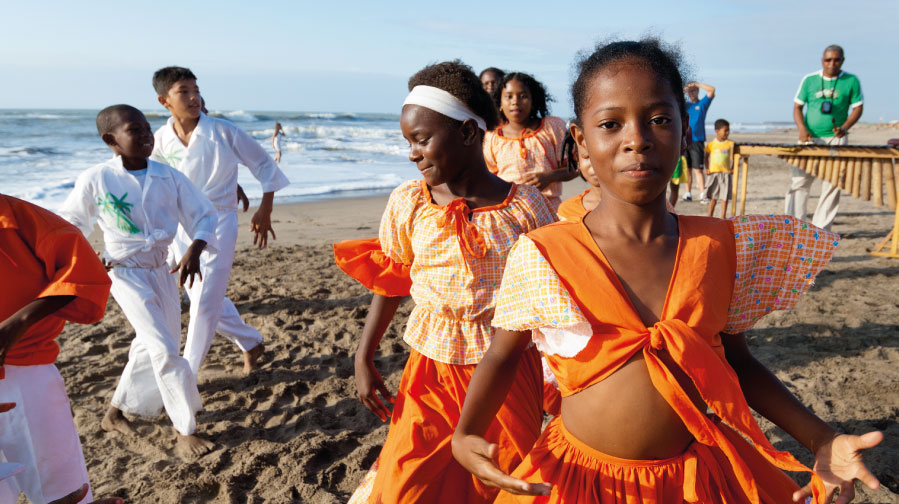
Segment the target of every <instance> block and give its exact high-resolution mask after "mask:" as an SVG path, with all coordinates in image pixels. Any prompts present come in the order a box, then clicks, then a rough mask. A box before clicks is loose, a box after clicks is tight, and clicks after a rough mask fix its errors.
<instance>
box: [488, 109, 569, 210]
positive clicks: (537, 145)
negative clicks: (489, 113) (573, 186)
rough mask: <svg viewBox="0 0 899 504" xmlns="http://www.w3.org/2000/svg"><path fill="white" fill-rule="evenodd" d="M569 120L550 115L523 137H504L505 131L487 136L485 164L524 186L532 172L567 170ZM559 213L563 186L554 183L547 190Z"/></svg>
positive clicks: (500, 129) (550, 202)
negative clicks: (565, 154) (564, 159)
mask: <svg viewBox="0 0 899 504" xmlns="http://www.w3.org/2000/svg"><path fill="white" fill-rule="evenodd" d="M565 130H566V128H565V121H563V120H562V119H560V118H558V117H554V116H549V117H544V118H543V119H541V120H540V125H539V126H537V128H536V129H535V130H534V131H529V132H526V133H525V134H524V135H522V136H520V137H507V136H503V133H502V128H498V129H496V130H495V131H488V132H487V133H486V134H485V135H484V161H486V162H487V168H489V169H490V171H492V172H493V173H495V174H497V175H498V176H499V177H500V178H501V179H503V180H507V181H509V182H514V183H516V184H520V183H522V181H523V180H524V177H525V176H526V175H530V174H531V173H539V172H548V171H553V170H564V169H565V167H564V166H562V165H561V162H562V142H563V141H564V140H565ZM543 195H544V196H546V199H548V200H549V204H550V208H551V209H552V211H553V212H554V213H555V212H556V210H557V209H558V208H559V204H560V203H561V202H562V198H561V196H562V183H561V182H553V183H552V184H549V186H547V187H546V188H545V189H543Z"/></svg>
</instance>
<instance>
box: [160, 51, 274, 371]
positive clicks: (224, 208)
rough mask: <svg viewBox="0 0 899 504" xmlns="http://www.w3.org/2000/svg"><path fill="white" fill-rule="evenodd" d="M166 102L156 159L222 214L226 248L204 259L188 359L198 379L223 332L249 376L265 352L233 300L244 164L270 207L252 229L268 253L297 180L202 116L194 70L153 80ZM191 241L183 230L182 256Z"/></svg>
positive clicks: (243, 136)
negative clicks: (280, 208)
mask: <svg viewBox="0 0 899 504" xmlns="http://www.w3.org/2000/svg"><path fill="white" fill-rule="evenodd" d="M153 87H154V89H155V90H156V94H157V95H158V100H159V103H160V104H162V106H164V107H165V108H166V109H168V110H169V112H171V114H172V117H170V118H169V120H168V122H167V123H166V124H165V125H164V126H162V127H161V128H159V129H158V130H157V131H156V146H155V148H154V149H153V155H152V158H153V159H155V160H158V161H161V162H166V163H168V164H170V165H171V166H173V167H174V168H175V169H177V170H179V171H180V172H182V173H183V174H185V175H187V177H188V178H189V179H190V180H191V181H193V183H194V184H196V185H197V187H199V188H200V190H201V191H203V193H205V194H206V196H208V197H209V199H210V201H212V204H213V205H214V206H215V208H216V210H217V212H218V224H217V226H216V237H217V239H218V250H217V251H215V252H210V253H207V254H205V255H204V256H203V260H202V264H201V270H202V272H203V278H204V281H203V282H202V283H199V284H196V285H194V286H193V287H192V288H188V289H187V293H188V296H189V297H190V301H191V302H190V325H189V326H188V329H187V343H186V345H185V347H184V356H185V358H187V360H188V362H189V363H190V367H191V370H193V372H194V374H195V375H196V374H197V373H198V372H199V370H200V365H201V364H202V363H203V359H204V358H205V357H206V353H207V352H208V351H209V346H210V345H211V344H212V337H213V335H214V334H215V333H216V332H218V333H219V334H221V335H222V336H224V337H226V338H228V339H229V340H231V341H232V342H234V343H235V344H237V346H238V347H239V348H240V349H241V350H242V351H243V355H244V368H243V372H244V374H249V373H250V372H251V371H252V370H253V369H254V368H255V367H256V360H257V359H258V358H259V356H260V355H262V351H263V346H262V335H261V334H259V331H257V330H256V329H254V328H252V327H250V326H249V325H247V324H246V323H244V321H243V320H242V319H241V318H240V314H239V313H238V312H237V308H235V307H234V304H233V303H232V302H231V301H230V300H229V299H228V298H226V297H225V292H226V290H227V288H228V280H229V278H230V276H231V266H232V263H233V262H234V248H235V246H236V244H237V199H236V198H235V196H234V195H235V194H236V192H237V165H238V163H240V164H243V165H245V166H247V167H248V168H249V169H250V171H251V172H252V173H253V176H254V177H256V179H257V180H259V182H260V183H261V184H262V191H263V193H264V194H263V196H262V203H261V204H260V206H259V210H257V211H256V213H255V214H254V215H253V218H252V223H251V225H250V231H252V232H254V233H255V235H254V237H253V244H254V245H256V244H258V245H259V248H264V247H265V246H266V245H267V244H268V233H269V232H271V234H272V238H273V239H274V237H275V232H274V230H272V226H271V213H272V201H273V199H274V192H275V191H277V190H279V189H282V188H284V187H286V186H287V185H288V184H289V183H290V182H289V181H288V180H287V177H285V176H284V173H282V172H281V169H280V168H278V165H277V163H275V161H274V160H273V159H272V158H271V156H269V155H268V153H267V152H266V151H265V149H264V148H263V147H262V146H261V145H259V143H258V142H257V141H256V140H254V139H253V137H251V136H250V135H248V134H247V133H246V132H244V131H243V130H242V129H240V128H238V127H237V126H235V125H234V124H233V123H231V122H229V121H223V120H220V119H216V118H213V117H209V116H207V115H206V114H204V113H202V111H201V108H200V107H201V101H202V98H201V96H200V88H199V87H198V86H197V77H196V76H195V75H194V74H193V72H191V71H190V70H189V69H187V68H182V67H166V68H162V69H160V70H158V71H156V73H155V74H154V75H153ZM188 244H189V241H188V240H187V237H186V236H185V235H184V233H182V232H181V231H179V233H178V236H177V237H176V239H175V241H174V242H173V243H172V250H173V252H175V255H176V256H177V255H178V254H179V253H183V252H184V250H185V249H186V248H187V245H188Z"/></svg>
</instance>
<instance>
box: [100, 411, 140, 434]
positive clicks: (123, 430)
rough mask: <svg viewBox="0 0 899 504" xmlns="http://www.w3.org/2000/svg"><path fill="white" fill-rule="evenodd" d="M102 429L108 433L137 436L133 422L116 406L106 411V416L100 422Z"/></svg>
mask: <svg viewBox="0 0 899 504" xmlns="http://www.w3.org/2000/svg"><path fill="white" fill-rule="evenodd" d="M100 428H102V429H103V430H105V431H107V432H118V433H120V434H125V435H126V436H130V435H133V434H136V433H135V432H134V427H132V426H131V422H129V421H128V419H127V418H125V415H124V414H123V413H122V410H120V409H118V408H116V407H115V406H110V407H109V408H107V409H106V414H105V415H103V420H102V421H101V422H100Z"/></svg>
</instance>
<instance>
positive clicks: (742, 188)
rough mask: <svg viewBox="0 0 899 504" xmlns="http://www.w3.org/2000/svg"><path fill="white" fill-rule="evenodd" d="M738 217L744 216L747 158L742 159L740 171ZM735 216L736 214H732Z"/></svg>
mask: <svg viewBox="0 0 899 504" xmlns="http://www.w3.org/2000/svg"><path fill="white" fill-rule="evenodd" d="M740 171H741V172H742V173H741V179H740V215H745V214H746V184H747V179H748V178H749V156H746V157H745V158H743V169H742V170H740ZM734 215H736V214H734Z"/></svg>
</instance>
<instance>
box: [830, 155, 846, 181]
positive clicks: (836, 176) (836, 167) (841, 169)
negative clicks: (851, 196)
mask: <svg viewBox="0 0 899 504" xmlns="http://www.w3.org/2000/svg"><path fill="white" fill-rule="evenodd" d="M831 159H833V172H832V173H831V175H830V183H831V184H833V185H834V186H835V187H840V180H842V179H843V178H844V177H845V176H846V171H845V170H846V165H845V163H846V160H845V159H840V158H831Z"/></svg>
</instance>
